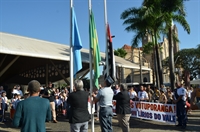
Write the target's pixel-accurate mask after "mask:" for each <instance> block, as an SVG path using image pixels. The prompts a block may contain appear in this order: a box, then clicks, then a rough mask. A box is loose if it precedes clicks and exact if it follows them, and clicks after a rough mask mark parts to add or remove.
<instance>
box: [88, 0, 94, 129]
mask: <svg viewBox="0 0 200 132" xmlns="http://www.w3.org/2000/svg"><path fill="white" fill-rule="evenodd" d="M88 6H89V23H90V15H91V8H92V3H91V0H88ZM89 40H90V35H89ZM90 44H91V42H90ZM89 47H90V50H89V51H90V54H89V60H90V111H91V132H94V113H93V111H92V110H93V97H92V93H93V74H92V73H93V72H92V69H93V68H92V49H91V46H89Z"/></svg>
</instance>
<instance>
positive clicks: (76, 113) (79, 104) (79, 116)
mask: <svg viewBox="0 0 200 132" xmlns="http://www.w3.org/2000/svg"><path fill="white" fill-rule="evenodd" d="M74 88H75V91H74V92H72V93H70V94H69V97H68V99H67V104H69V105H70V115H69V123H70V132H87V131H88V121H89V119H90V115H89V111H88V96H89V93H88V92H87V91H84V89H83V81H82V80H75V81H74Z"/></svg>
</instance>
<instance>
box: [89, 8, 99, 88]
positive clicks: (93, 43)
mask: <svg viewBox="0 0 200 132" xmlns="http://www.w3.org/2000/svg"><path fill="white" fill-rule="evenodd" d="M89 33H90V50H92V58H93V59H92V60H93V67H94V83H95V86H96V87H97V88H99V81H98V78H99V77H100V70H99V63H100V61H101V56H100V50H99V44H98V35H97V30H96V25H95V20H94V15H93V13H92V11H91V14H90V23H89Z"/></svg>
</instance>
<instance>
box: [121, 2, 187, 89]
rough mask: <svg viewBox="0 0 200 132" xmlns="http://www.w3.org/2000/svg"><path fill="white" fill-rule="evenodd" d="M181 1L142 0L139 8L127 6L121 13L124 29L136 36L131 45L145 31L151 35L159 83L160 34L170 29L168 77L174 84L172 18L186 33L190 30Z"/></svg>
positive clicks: (160, 69) (160, 71) (160, 66)
mask: <svg viewBox="0 0 200 132" xmlns="http://www.w3.org/2000/svg"><path fill="white" fill-rule="evenodd" d="M183 2H184V0H144V1H143V6H142V7H141V8H129V9H127V10H125V11H124V12H123V13H122V15H121V18H122V19H125V21H124V24H125V25H128V27H126V29H125V30H127V31H135V32H136V36H134V38H133V41H132V42H133V44H132V45H136V46H137V44H136V43H137V42H138V39H141V38H142V37H144V35H145V33H147V32H148V33H149V34H151V35H152V36H153V39H154V41H153V43H154V45H155V53H156V54H155V55H156V59H157V66H158V73H159V80H160V84H162V83H163V80H162V65H161V59H160V57H159V45H158V41H157V40H158V38H159V36H160V34H161V33H164V32H166V28H167V29H170V30H168V37H169V36H170V37H169V47H170V48H169V54H170V62H171V63H170V78H171V84H174V81H173V80H174V78H173V77H174V73H173V72H174V68H173V66H174V64H173V62H174V57H173V46H172V42H173V41H174V39H173V38H175V37H173V34H172V32H171V31H172V30H171V27H172V26H171V23H172V20H173V21H175V22H178V23H180V24H181V25H182V26H183V28H184V29H185V30H186V31H187V32H188V33H189V32H190V28H189V24H188V23H187V21H186V20H185V10H184V8H183V7H184V6H183V5H184V4H183ZM164 25H165V26H164ZM164 27H165V28H164ZM172 37H173V38H172ZM157 86H159V85H157ZM172 88H173V87H172Z"/></svg>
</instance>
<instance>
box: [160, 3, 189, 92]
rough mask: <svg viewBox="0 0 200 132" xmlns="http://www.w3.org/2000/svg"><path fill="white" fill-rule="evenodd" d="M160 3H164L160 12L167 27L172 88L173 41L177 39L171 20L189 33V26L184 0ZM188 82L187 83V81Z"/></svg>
mask: <svg viewBox="0 0 200 132" xmlns="http://www.w3.org/2000/svg"><path fill="white" fill-rule="evenodd" d="M162 4H163V5H165V6H163V8H162V12H163V13H164V14H165V20H164V21H165V24H166V28H167V29H168V40H169V69H170V82H171V88H172V89H174V87H175V86H174V84H175V83H174V82H175V77H174V65H175V64H174V52H173V51H174V50H173V49H174V42H175V40H176V39H177V38H176V36H175V35H174V32H173V25H172V22H173V21H174V22H176V23H179V24H180V25H181V26H182V27H183V28H184V29H185V30H186V31H187V33H188V34H189V33H190V26H189V24H188V23H187V21H186V19H185V17H186V11H185V8H184V0H166V1H165V0H162ZM187 84H188V83H187Z"/></svg>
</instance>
